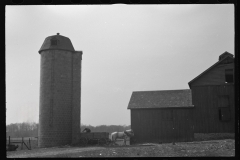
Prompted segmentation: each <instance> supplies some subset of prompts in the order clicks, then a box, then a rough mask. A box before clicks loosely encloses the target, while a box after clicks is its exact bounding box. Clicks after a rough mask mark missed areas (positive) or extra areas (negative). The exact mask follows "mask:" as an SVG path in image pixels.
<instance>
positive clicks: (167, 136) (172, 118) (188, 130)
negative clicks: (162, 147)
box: [128, 89, 195, 143]
mask: <svg viewBox="0 0 240 160" xmlns="http://www.w3.org/2000/svg"><path fill="white" fill-rule="evenodd" d="M194 108H195V107H194V106H193V105H192V94H191V90H190V89H186V90H162V91H135V92H133V93H132V96H131V98H130V101H129V104H128V109H130V112H131V128H132V129H133V131H134V139H135V140H136V142H138V143H139V142H141V143H142V142H160V143H167V142H180V141H192V140H193V137H194V126H193V123H192V122H193V115H192V111H193V110H194Z"/></svg>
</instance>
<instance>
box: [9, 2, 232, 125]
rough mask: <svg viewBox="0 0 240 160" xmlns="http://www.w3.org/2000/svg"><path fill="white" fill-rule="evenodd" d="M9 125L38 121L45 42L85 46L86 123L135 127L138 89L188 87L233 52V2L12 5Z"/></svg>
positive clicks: (83, 115) (83, 119)
mask: <svg viewBox="0 0 240 160" xmlns="http://www.w3.org/2000/svg"><path fill="white" fill-rule="evenodd" d="M5 26H6V34H5V37H6V107H7V112H6V123H7V124H10V123H20V122H38V118H39V93H40V90H39V89H40V87H39V86H40V55H39V53H38V51H39V49H40V47H41V45H42V44H43V42H44V40H45V38H46V37H48V36H52V35H55V34H56V33H58V32H59V33H60V34H61V35H63V36H66V37H68V38H70V40H71V42H72V44H73V46H74V48H75V50H81V51H83V59H82V84H81V85H82V90H81V93H82V96H81V99H82V100H81V123H83V124H87V125H88V124H90V125H93V126H96V125H129V124H130V110H128V109H127V106H128V103H129V100H130V97H131V94H132V92H133V91H147V90H174V89H189V87H188V82H189V81H191V80H192V79H193V78H195V77H196V76H198V75H199V74H200V73H202V72H203V71H204V70H206V69H207V68H209V67H210V66H211V65H213V64H214V63H215V62H217V61H218V56H219V55H220V54H222V53H223V52H225V51H228V52H230V53H232V54H234V5H232V4H223V5H217V4H214V5H124V4H116V5H109V6H105V5H98V6H96V5H88V6H77V5H76V6H6V23H5Z"/></svg>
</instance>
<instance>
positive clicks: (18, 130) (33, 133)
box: [6, 122, 131, 138]
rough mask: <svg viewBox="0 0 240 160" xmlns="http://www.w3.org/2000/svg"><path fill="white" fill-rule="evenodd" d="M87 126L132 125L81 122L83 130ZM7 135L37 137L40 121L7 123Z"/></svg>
mask: <svg viewBox="0 0 240 160" xmlns="http://www.w3.org/2000/svg"><path fill="white" fill-rule="evenodd" d="M85 128H89V129H90V130H91V132H109V133H112V132H116V131H117V132H121V131H124V130H127V129H130V128H131V126H130V125H128V126H126V125H99V126H91V125H84V124H81V131H82V130H84V129H85ZM6 131H7V132H6V136H7V137H8V136H10V137H12V138H19V137H37V136H38V123H35V122H32V123H29V122H23V123H11V124H9V125H6Z"/></svg>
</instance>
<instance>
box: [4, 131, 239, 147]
mask: <svg viewBox="0 0 240 160" xmlns="http://www.w3.org/2000/svg"><path fill="white" fill-rule="evenodd" d="M29 138H30V143H31V149H35V148H38V139H37V138H35V137H24V142H25V143H26V144H27V146H30V145H29ZM221 139H235V134H234V133H208V134H203V133H195V134H194V141H207V140H221ZM21 140H22V138H11V141H21ZM116 143H117V144H119V145H123V141H121V140H120V141H117V142H116ZM7 144H8V139H7ZM128 144H129V141H127V145H128ZM17 145H18V146H19V147H18V149H17V150H21V143H18V144H17ZM22 149H23V150H26V149H27V147H26V146H25V145H23V148H22Z"/></svg>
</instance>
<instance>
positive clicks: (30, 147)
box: [29, 138, 31, 149]
mask: <svg viewBox="0 0 240 160" xmlns="http://www.w3.org/2000/svg"><path fill="white" fill-rule="evenodd" d="M29 148H30V149H31V141H30V138H29Z"/></svg>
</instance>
